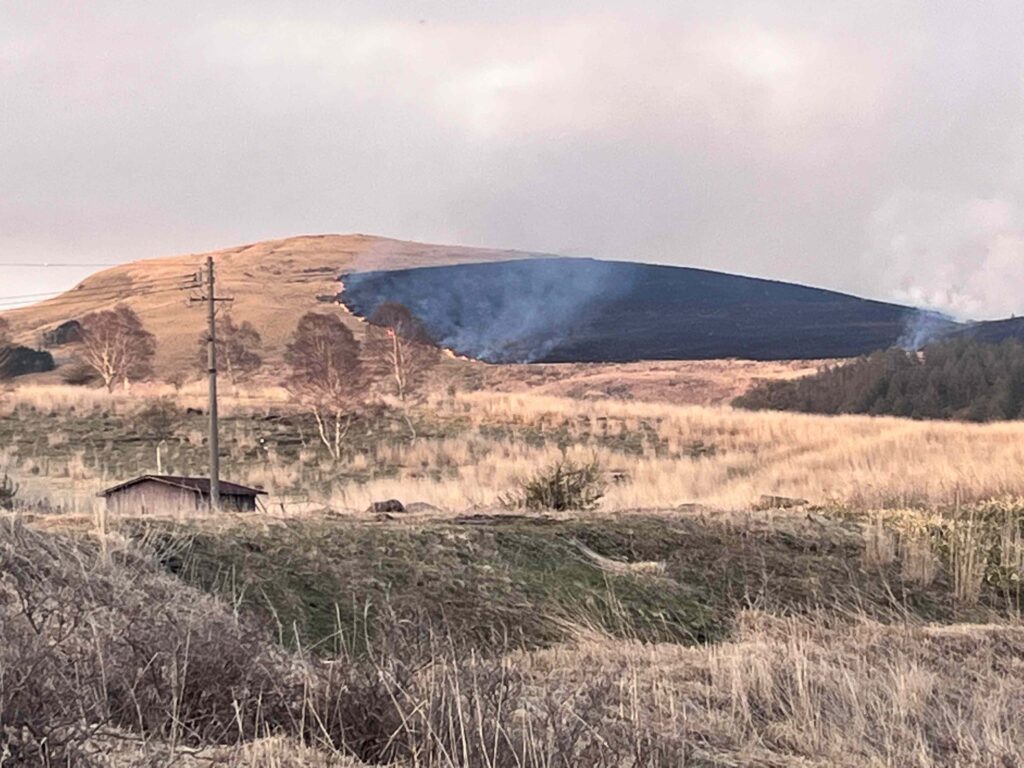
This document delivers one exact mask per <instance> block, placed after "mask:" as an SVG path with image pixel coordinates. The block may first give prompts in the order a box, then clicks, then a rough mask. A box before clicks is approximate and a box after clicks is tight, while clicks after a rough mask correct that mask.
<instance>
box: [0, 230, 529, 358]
mask: <svg viewBox="0 0 1024 768" xmlns="http://www.w3.org/2000/svg"><path fill="white" fill-rule="evenodd" d="M529 255H530V254H526V253H521V252H518V251H501V250H488V249H483V248H464V247H458V246H439V245H427V244H423V243H411V242H404V241H400V240H391V239H388V238H382V237H372V236H369V235H315V236H302V237H291V238H287V239H283V240H271V241H266V242H261V243H253V244H250V245H242V246H238V247H235V248H227V249H224V250H220V251H215V252H213V253H212V256H213V257H214V259H215V260H216V264H217V274H218V281H219V288H218V292H219V293H223V294H224V295H225V296H233V297H234V302H233V304H232V308H231V311H232V314H233V315H234V317H235V319H236V321H238V322H243V321H246V320H248V321H249V322H251V323H252V324H253V325H255V326H256V328H257V329H258V330H259V332H260V333H261V334H262V336H263V341H264V344H265V346H266V356H267V359H268V362H270V363H274V362H276V361H278V360H279V359H280V354H281V352H282V350H283V347H284V344H285V343H286V340H287V338H288V337H289V336H290V334H291V333H292V331H293V330H294V328H295V324H296V322H297V320H298V318H299V316H301V315H302V314H303V313H305V312H307V311H309V310H311V309H317V310H319V311H324V312H337V313H339V314H341V315H342V316H343V317H345V318H346V320H347V321H349V322H351V323H352V325H353V326H357V325H360V323H359V321H358V320H356V319H354V318H350V317H348V313H347V312H346V311H345V309H344V307H342V306H340V305H338V304H337V303H335V302H334V299H333V297H334V295H335V294H337V292H338V283H337V279H338V275H339V274H341V273H342V272H344V271H351V270H364V269H369V270H381V269H400V268H408V267H417V266H424V265H437V264H458V263H464V262H474V261H489V260H498V259H500V260H507V259H517V258H527V257H529ZM206 256H207V254H205V253H204V254H184V255H180V256H172V257H167V258H158V259H146V260H142V261H134V262H130V263H127V264H124V265H121V266H117V267H113V268H111V269H106V270H104V271H102V272H97V273H96V274H95V275H92V276H90V277H88V278H86V279H85V280H83V281H82V282H81V283H80V284H78V285H77V286H75V287H74V288H73V289H71V290H70V291H67V292H65V293H62V294H60V295H59V296H55V297H54V298H52V299H48V300H46V301H42V302H39V303H37V304H33V305H31V306H28V307H22V308H18V309H14V310H10V311H7V312H4V313H3V314H2V316H3V317H5V318H7V319H8V320H9V321H10V323H11V326H12V333H13V336H14V339H15V340H16V341H18V342H20V343H23V344H27V345H30V346H36V345H40V343H41V340H42V338H43V336H44V335H45V334H47V333H48V332H51V331H53V330H55V329H56V328H58V327H59V326H60V325H61V324H63V323H66V322H68V321H70V320H75V319H78V318H81V317H82V316H83V315H85V314H87V313H89V312H92V311H95V310H99V309H107V308H110V307H112V306H114V305H115V304H118V303H120V302H123V303H125V304H128V305H129V306H131V307H132V308H133V309H134V310H135V311H136V312H137V313H138V314H139V316H140V318H141V319H142V321H143V323H144V324H145V326H146V327H147V329H149V330H150V331H152V332H153V333H154V334H155V335H156V337H157V342H158V343H157V360H156V371H157V375H158V376H160V377H161V378H168V377H170V376H172V375H174V374H176V373H180V372H181V371H183V370H184V371H187V372H189V373H191V372H192V371H193V369H194V367H195V364H194V359H195V354H196V352H195V350H196V344H197V339H198V337H199V334H200V333H201V332H202V330H203V328H204V324H205V322H206V318H205V314H204V312H203V311H202V310H201V309H200V308H190V307H189V305H188V296H189V292H188V291H183V290H181V287H182V286H183V285H186V284H187V283H188V282H189V280H190V278H191V276H192V275H194V274H195V272H196V270H198V269H199V268H200V267H201V265H203V264H204V263H205V261H206ZM53 353H54V356H55V357H56V358H57V361H58V363H60V362H63V361H66V358H67V354H66V353H65V354H63V356H62V348H61V347H58V348H55V349H53Z"/></svg>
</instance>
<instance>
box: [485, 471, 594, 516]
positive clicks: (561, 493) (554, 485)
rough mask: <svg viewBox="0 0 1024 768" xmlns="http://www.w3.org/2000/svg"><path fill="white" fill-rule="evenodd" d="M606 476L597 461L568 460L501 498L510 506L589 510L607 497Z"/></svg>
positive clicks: (555, 509)
mask: <svg viewBox="0 0 1024 768" xmlns="http://www.w3.org/2000/svg"><path fill="white" fill-rule="evenodd" d="M604 488H605V485H604V479H603V477H602V473H601V467H600V465H599V464H598V463H597V462H596V461H592V462H589V463H587V464H576V463H575V462H572V461H569V460H568V459H562V460H561V461H558V462H556V463H555V464H552V465H551V466H550V467H548V468H547V469H543V470H541V471H540V472H538V473H537V474H536V475H534V476H533V477H532V478H530V479H528V480H526V481H524V482H523V483H522V487H521V488H520V489H519V490H518V491H514V492H513V493H511V494H509V495H508V496H506V497H503V498H502V499H501V502H502V505H503V506H506V507H509V508H517V509H521V508H526V509H532V510H554V511H557V512H560V511H563V510H567V509H578V510H590V509H594V508H595V507H596V506H597V503H598V502H599V501H600V500H601V497H602V496H604Z"/></svg>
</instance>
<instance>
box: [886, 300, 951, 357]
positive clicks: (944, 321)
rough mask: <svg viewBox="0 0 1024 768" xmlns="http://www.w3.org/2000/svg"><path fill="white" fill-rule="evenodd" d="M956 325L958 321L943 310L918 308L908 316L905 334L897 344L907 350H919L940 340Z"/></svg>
mask: <svg viewBox="0 0 1024 768" xmlns="http://www.w3.org/2000/svg"><path fill="white" fill-rule="evenodd" d="M954 327H956V322H955V321H954V320H953V319H952V318H951V317H949V316H948V315H944V314H942V313H941V312H933V311H931V310H927V309H918V310H917V311H915V312H914V313H913V314H911V315H910V316H908V317H907V321H906V327H905V329H904V331H903V335H902V336H900V338H899V340H898V341H897V342H896V346H898V347H900V348H901V349H905V350H906V351H907V352H917V351H919V350H920V349H921V348H922V347H924V346H926V345H928V344H930V343H932V342H933V341H938V340H939V339H941V338H943V337H944V336H946V335H947V334H948V333H949V332H950V330H952V329H953V328H954Z"/></svg>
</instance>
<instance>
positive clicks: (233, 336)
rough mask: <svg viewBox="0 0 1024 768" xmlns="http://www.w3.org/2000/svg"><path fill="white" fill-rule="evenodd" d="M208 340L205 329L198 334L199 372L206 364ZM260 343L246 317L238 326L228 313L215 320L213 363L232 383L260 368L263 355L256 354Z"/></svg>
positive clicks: (257, 333)
mask: <svg viewBox="0 0 1024 768" xmlns="http://www.w3.org/2000/svg"><path fill="white" fill-rule="evenodd" d="M208 341H209V334H208V333H207V332H203V333H202V334H200V336H199V354H198V356H197V358H196V359H197V361H198V364H199V368H200V370H202V371H205V370H206V366H207V365H208V364H209V362H208V358H207V349H206V345H207V343H208ZM262 346H263V338H262V337H261V336H260V333H259V331H257V330H256V328H255V326H253V324H252V323H250V322H249V321H248V320H246V321H243V322H242V324H241V325H239V324H237V323H236V322H235V320H234V318H233V317H231V315H230V314H225V315H224V316H223V317H221V318H218V319H217V365H218V367H219V369H220V370H221V371H223V372H224V374H225V375H226V376H227V377H228V380H229V381H230V382H231V384H232V385H234V384H237V383H238V382H239V381H240V380H241V379H244V378H247V377H249V376H251V375H252V374H254V373H255V372H256V371H258V370H259V369H260V368H261V367H263V357H262V356H261V355H260V350H261V349H262Z"/></svg>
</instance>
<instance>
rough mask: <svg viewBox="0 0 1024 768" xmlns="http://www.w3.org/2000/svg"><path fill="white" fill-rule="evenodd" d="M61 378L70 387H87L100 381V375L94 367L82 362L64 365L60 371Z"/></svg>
mask: <svg viewBox="0 0 1024 768" xmlns="http://www.w3.org/2000/svg"><path fill="white" fill-rule="evenodd" d="M60 377H61V380H62V381H63V382H64V383H65V384H68V385H70V386H72V387H88V386H90V385H92V384H97V383H99V381H100V375H99V374H98V373H96V370H95V369H94V368H90V367H89V366H88V365H86V364H85V363H82V362H75V363H72V364H71V365H68V366H65V367H64V368H62V369H61V372H60Z"/></svg>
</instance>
